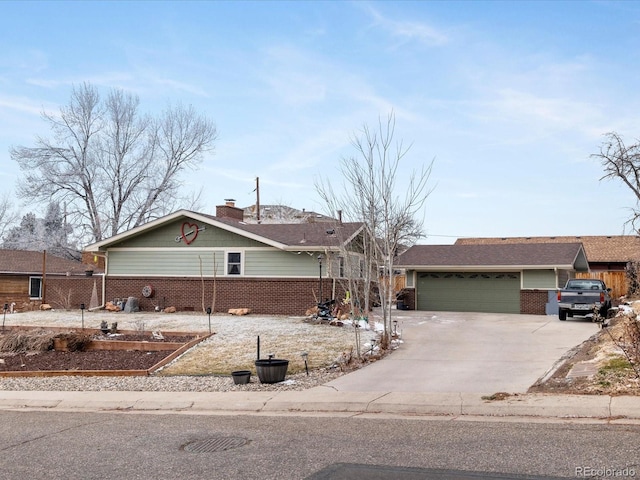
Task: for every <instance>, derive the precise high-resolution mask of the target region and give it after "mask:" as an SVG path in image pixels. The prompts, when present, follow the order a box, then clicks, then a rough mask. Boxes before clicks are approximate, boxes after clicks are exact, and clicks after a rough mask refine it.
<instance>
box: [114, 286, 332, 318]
mask: <svg viewBox="0 0 640 480" xmlns="http://www.w3.org/2000/svg"><path fill="white" fill-rule="evenodd" d="M145 285H151V286H152V287H153V290H154V294H153V296H152V297H150V298H145V297H143V296H142V288H143V287H144V286H145ZM213 286H214V280H212V279H206V280H205V281H204V292H205V293H204V307H205V308H206V307H209V306H212V307H214V305H212V303H213V301H212V297H213ZM215 286H216V300H215V307H214V311H215V312H227V311H228V310H229V309H230V308H250V309H251V311H252V312H253V313H259V314H260V313H261V314H266V315H304V314H305V312H306V311H307V309H309V308H311V307H313V306H315V304H316V298H317V297H318V289H319V281H318V280H317V279H307V278H289V279H281V278H256V279H252V278H224V279H221V278H219V279H216V280H215ZM332 287H333V281H332V280H331V279H325V280H323V284H322V290H323V297H329V296H330V295H331V292H332ZM340 295H342V293H341V292H337V293H336V297H337V298H342V297H341V296H340ZM127 297H136V298H138V299H139V302H140V309H141V310H144V311H151V310H153V309H154V308H155V307H156V306H159V307H171V306H173V307H176V309H177V310H178V311H195V312H202V311H203V305H202V304H203V301H202V280H201V279H200V278H197V277H184V278H171V277H161V278H153V279H144V278H118V277H108V278H107V289H106V300H107V301H108V302H109V301H113V300H115V299H117V298H119V299H126V298H127Z"/></svg>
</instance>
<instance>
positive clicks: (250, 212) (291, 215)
mask: <svg viewBox="0 0 640 480" xmlns="http://www.w3.org/2000/svg"><path fill="white" fill-rule="evenodd" d="M259 209H260V211H259V215H258V207H257V206H256V205H251V206H249V207H245V208H244V209H243V210H244V221H245V222H247V223H314V222H329V223H331V222H335V221H336V219H334V218H331V217H328V216H326V215H322V214H321V213H317V212H313V211H309V210H306V209H304V208H303V209H302V210H298V209H297V208H293V207H288V206H287V205H260V207H259Z"/></svg>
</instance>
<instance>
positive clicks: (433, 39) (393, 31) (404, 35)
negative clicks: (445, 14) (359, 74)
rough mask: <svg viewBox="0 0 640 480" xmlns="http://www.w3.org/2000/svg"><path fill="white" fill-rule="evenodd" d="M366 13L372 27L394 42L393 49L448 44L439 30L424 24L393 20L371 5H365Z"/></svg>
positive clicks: (445, 37) (446, 37)
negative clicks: (418, 45)
mask: <svg viewBox="0 0 640 480" xmlns="http://www.w3.org/2000/svg"><path fill="white" fill-rule="evenodd" d="M366 11H367V12H368V14H369V15H370V16H371V18H372V20H373V24H372V26H374V27H380V28H382V29H383V30H384V31H385V32H387V33H388V34H389V35H390V36H391V37H392V38H393V39H395V40H396V42H397V43H396V45H394V46H395V47H398V46H400V45H403V44H406V43H409V42H418V43H421V44H423V45H426V46H429V47H439V46H442V45H445V44H447V43H448V42H449V37H448V35H446V34H445V33H444V32H442V31H441V30H439V29H437V28H434V27H432V26H431V25H428V24H426V23H424V22H417V21H415V20H394V19H391V18H388V17H385V16H384V15H383V14H382V13H380V11H379V10H377V9H375V8H373V6H372V5H371V4H367V5H366Z"/></svg>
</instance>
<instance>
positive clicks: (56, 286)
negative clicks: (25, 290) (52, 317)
mask: <svg viewBox="0 0 640 480" xmlns="http://www.w3.org/2000/svg"><path fill="white" fill-rule="evenodd" d="M102 278H103V277H102V275H99V276H98V275H94V276H91V277H87V276H71V277H50V276H47V278H46V285H45V288H46V290H45V298H44V301H45V302H46V303H48V304H49V305H51V306H52V307H53V308H72V309H76V308H80V304H81V303H84V304H85V307H86V308H87V309H89V306H90V304H91V295H92V293H93V285H94V283H95V285H96V290H97V294H98V305H102V303H103V302H102V298H101V297H102Z"/></svg>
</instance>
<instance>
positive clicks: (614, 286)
mask: <svg viewBox="0 0 640 480" xmlns="http://www.w3.org/2000/svg"><path fill="white" fill-rule="evenodd" d="M576 278H597V279H598V280H602V281H603V282H604V283H605V284H606V285H607V287H609V288H610V289H611V297H612V298H619V297H621V296H623V295H626V294H627V291H628V289H629V287H628V283H627V274H626V272H579V273H576Z"/></svg>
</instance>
